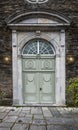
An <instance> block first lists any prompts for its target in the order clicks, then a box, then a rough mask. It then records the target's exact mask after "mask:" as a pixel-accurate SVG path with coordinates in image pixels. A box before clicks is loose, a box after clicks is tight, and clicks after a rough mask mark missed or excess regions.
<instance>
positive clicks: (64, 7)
mask: <svg viewBox="0 0 78 130" xmlns="http://www.w3.org/2000/svg"><path fill="white" fill-rule="evenodd" d="M34 10H36V11H39V10H40V11H41V10H42V11H49V12H58V13H59V14H62V15H64V16H66V17H68V18H69V19H70V21H71V25H70V27H69V28H68V29H66V80H68V78H71V77H76V76H78V60H77V59H78V0H71V1H69V0H62V1H61V0H49V1H48V3H44V4H40V5H38V4H33V5H32V4H29V3H27V2H25V1H24V0H6V1H5V0H1V1H0V93H1V91H3V92H4V93H5V95H6V96H5V97H7V98H12V61H11V59H12V57H11V54H12V49H11V30H10V29H9V28H8V27H7V20H8V19H10V18H12V17H14V16H16V15H18V14H21V13H23V12H28V11H34ZM67 56H72V57H74V62H72V63H69V62H68V60H67ZM5 57H9V61H8V62H7V61H6V60H5Z"/></svg>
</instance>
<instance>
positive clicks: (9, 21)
mask: <svg viewBox="0 0 78 130" xmlns="http://www.w3.org/2000/svg"><path fill="white" fill-rule="evenodd" d="M32 15H33V17H34V16H37V15H38V16H39V15H40V16H42V17H43V16H46V18H47V16H48V17H49V18H50V19H53V17H54V18H57V19H58V20H60V21H61V22H65V23H67V24H70V19H69V18H67V17H65V16H63V15H62V14H58V13H50V12H47V11H45V12H44V11H37V12H35V11H32V12H27V13H22V14H20V15H17V16H15V17H13V16H11V17H9V18H8V19H6V22H7V24H13V23H14V24H15V23H17V21H19V20H21V19H23V18H24V19H28V18H31V16H32Z"/></svg>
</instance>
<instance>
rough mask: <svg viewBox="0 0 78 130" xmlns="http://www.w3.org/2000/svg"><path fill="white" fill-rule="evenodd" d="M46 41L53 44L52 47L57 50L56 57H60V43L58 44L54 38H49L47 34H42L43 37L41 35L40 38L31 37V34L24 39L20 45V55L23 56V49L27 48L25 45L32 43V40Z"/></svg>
mask: <svg viewBox="0 0 78 130" xmlns="http://www.w3.org/2000/svg"><path fill="white" fill-rule="evenodd" d="M35 38H36V39H37V38H38V39H44V40H47V41H48V42H49V43H51V44H52V46H53V47H54V49H55V54H56V55H60V51H59V50H60V49H59V43H57V42H56V41H55V39H54V38H51V37H50V36H48V35H47V34H43V33H42V35H40V36H36V35H31V34H29V35H28V36H26V37H24V39H23V40H22V41H21V42H20V43H19V46H18V55H22V49H23V47H24V46H25V44H26V43H27V42H28V41H30V40H32V39H35Z"/></svg>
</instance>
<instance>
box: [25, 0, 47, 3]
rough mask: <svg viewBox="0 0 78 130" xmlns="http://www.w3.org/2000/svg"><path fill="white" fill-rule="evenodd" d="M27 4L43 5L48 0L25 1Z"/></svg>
mask: <svg viewBox="0 0 78 130" xmlns="http://www.w3.org/2000/svg"><path fill="white" fill-rule="evenodd" d="M27 1H28V2H29V3H45V2H47V1H48V0H27Z"/></svg>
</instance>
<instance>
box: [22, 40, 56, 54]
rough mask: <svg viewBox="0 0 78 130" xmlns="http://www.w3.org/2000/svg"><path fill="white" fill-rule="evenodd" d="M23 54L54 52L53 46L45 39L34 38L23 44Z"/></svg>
mask: <svg viewBox="0 0 78 130" xmlns="http://www.w3.org/2000/svg"><path fill="white" fill-rule="evenodd" d="M23 54H54V48H53V46H52V45H51V44H50V43H49V42H47V41H46V40H42V39H34V40H31V41H29V42H28V43H27V44H26V45H25V46H24V48H23Z"/></svg>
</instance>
